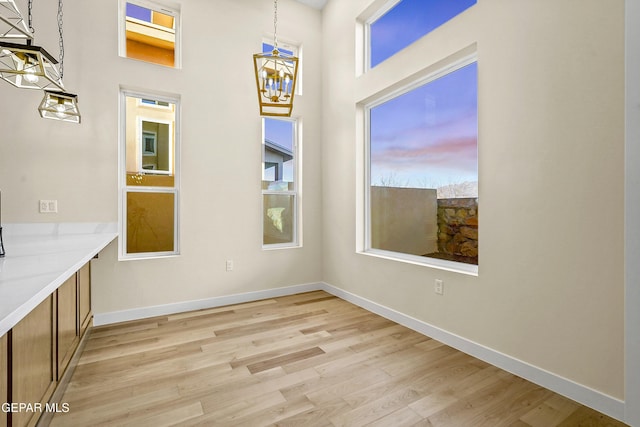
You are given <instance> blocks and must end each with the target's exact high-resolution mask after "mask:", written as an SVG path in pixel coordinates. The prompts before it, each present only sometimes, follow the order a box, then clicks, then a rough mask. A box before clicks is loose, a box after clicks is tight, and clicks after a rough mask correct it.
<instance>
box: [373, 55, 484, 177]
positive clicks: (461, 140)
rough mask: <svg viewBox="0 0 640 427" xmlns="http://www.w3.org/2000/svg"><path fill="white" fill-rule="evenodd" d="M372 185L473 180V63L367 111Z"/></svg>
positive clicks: (475, 123) (475, 156)
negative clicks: (390, 182) (369, 125)
mask: <svg viewBox="0 0 640 427" xmlns="http://www.w3.org/2000/svg"><path fill="white" fill-rule="evenodd" d="M370 114H371V116H370V119H371V120H370V123H371V128H370V131H371V148H370V153H371V183H372V184H374V185H376V184H380V183H382V182H384V181H389V180H391V181H392V183H394V184H397V185H398V186H408V187H425V186H426V187H429V188H434V187H436V186H441V185H445V184H449V183H454V184H455V183H462V182H465V181H471V182H473V181H477V175H478V149H477V129H478V119H477V64H476V63H472V64H470V65H467V66H465V67H463V68H461V69H459V70H457V71H454V72H453V73H450V74H447V75H445V76H443V77H440V78H439V79H437V80H434V81H432V82H429V83H427V84H425V85H423V86H420V87H419V88H417V89H414V90H412V91H411V92H408V93H406V94H404V95H401V96H398V97H396V98H393V99H392V100H390V101H387V102H385V103H384V104H381V105H379V106H377V107H375V108H372V109H371V113H370Z"/></svg>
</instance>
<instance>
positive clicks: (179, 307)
mask: <svg viewBox="0 0 640 427" xmlns="http://www.w3.org/2000/svg"><path fill="white" fill-rule="evenodd" d="M317 290H323V291H326V292H328V293H330V294H332V295H335V296H337V297H339V298H342V299H343V300H345V301H348V302H350V303H352V304H355V305H357V306H360V307H362V308H364V309H366V310H368V311H370V312H372V313H376V314H378V315H380V316H382V317H385V318H387V319H389V320H393V321H394V322H397V323H399V324H401V325H403V326H406V327H407V328H409V329H412V330H414V331H416V332H419V333H421V334H423V335H426V336H428V337H430V338H433V339H436V340H438V341H440V342H442V343H444V344H447V345H448V346H451V347H453V348H455V349H457V350H460V351H462V352H464V353H467V354H470V355H471V356H474V357H477V358H478V359H480V360H482V361H484V362H487V363H490V364H492V365H494V366H497V367H498V368H501V369H504V370H505V371H507V372H510V373H512V374H514V375H517V376H519V377H522V378H524V379H526V380H528V381H531V382H533V383H535V384H538V385H540V386H542V387H545V388H547V389H549V390H551V391H554V392H556V393H558V394H561V395H563V396H566V397H568V398H570V399H573V400H575V401H576V402H578V403H581V404H583V405H585V406H588V407H590V408H593V409H595V410H597V411H600V412H602V413H604V414H606V415H609V416H610V417H613V418H616V419H618V420H624V413H625V404H624V401H621V400H619V399H616V398H614V397H611V396H608V395H606V394H603V393H601V392H598V391H596V390H593V389H591V388H589V387H586V386H584V385H581V384H578V383H576V382H574V381H571V380H568V379H566V378H563V377H560V376H558V375H556V374H553V373H551V372H548V371H545V370H544V369H541V368H538V367H536V366H533V365H530V364H528V363H526V362H523V361H521V360H518V359H515V358H513V357H511V356H508V355H506V354H503V353H500V352H498V351H496V350H492V349H490V348H488V347H485V346H483V345H481V344H478V343H475V342H473V341H469V340H468V339H466V338H463V337H460V336H458V335H455V334H452V333H451V332H447V331H445V330H443V329H440V328H438V327H435V326H433V325H430V324H428V323H426V322H423V321H421V320H418V319H415V318H413V317H411V316H407V315H406V314H403V313H401V312H399V311H396V310H393V309H391V308H389V307H385V306H384V305H381V304H378V303H376V302H373V301H371V300H368V299H366V298H362V297H360V296H358V295H355V294H352V293H350V292H347V291H345V290H342V289H340V288H337V287H335V286H332V285H329V284H328V283H323V282H318V283H307V284H303V285H295V286H288V287H283V288H275V289H267V290H264V291H255V292H247V293H243V294H235V295H228V296H222V297H215V298H207V299H202V300H195V301H184V302H179V303H172V304H165V305H158V306H151V307H142V308H137V309H132V310H122V311H116V312H110V313H97V314H94V320H93V322H94V325H95V326H100V325H108V324H112V323H118V322H124V321H129V320H138V319H145V318H149V317H154V316H164V315H168V314H176V313H183V312H187V311H193V310H202V309H206V308H213V307H221V306H225V305H232V304H240V303H244V302H251V301H258V300H262V299H268V298H275V297H280V296H285V295H294V294H299V293H303V292H310V291H317Z"/></svg>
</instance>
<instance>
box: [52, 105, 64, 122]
mask: <svg viewBox="0 0 640 427" xmlns="http://www.w3.org/2000/svg"><path fill="white" fill-rule="evenodd" d="M54 109H55V110H56V113H55V114H56V116H58V117H59V118H61V119H62V118H64V116H65V115H66V114H65V110H66V108H65V106H64V104H57V105H56V106H55V107H54Z"/></svg>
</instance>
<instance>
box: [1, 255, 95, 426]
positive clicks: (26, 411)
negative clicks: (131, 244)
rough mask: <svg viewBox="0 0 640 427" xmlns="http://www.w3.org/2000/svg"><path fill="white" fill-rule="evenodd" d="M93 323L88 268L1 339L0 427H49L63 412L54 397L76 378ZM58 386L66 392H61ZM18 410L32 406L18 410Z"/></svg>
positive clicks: (74, 276) (56, 397)
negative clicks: (74, 363)
mask: <svg viewBox="0 0 640 427" xmlns="http://www.w3.org/2000/svg"><path fill="white" fill-rule="evenodd" d="M91 323H92V316H91V283H90V267H89V263H87V264H86V265H85V266H84V267H82V268H81V269H80V270H79V271H78V272H77V273H76V274H74V275H73V276H71V277H70V278H69V280H67V281H66V282H64V283H63V284H62V285H61V286H60V287H58V289H56V290H55V291H54V292H53V293H52V294H51V295H49V297H47V299H45V300H44V301H43V302H42V303H40V304H39V305H38V306H37V307H36V308H34V309H33V310H32V311H31V313H29V314H28V315H27V316H26V317H24V318H23V319H22V320H21V321H20V322H19V323H18V324H16V325H15V326H14V327H13V328H12V329H11V331H9V332H8V333H7V334H5V335H4V336H2V337H0V405H3V406H2V407H3V408H4V409H3V410H2V411H0V427H32V426H35V425H36V424H37V423H38V420H39V419H40V418H41V417H42V418H43V420H44V421H45V425H46V419H47V416H49V417H50V416H51V414H50V413H48V412H47V411H49V410H50V409H51V408H53V409H55V408H58V406H57V405H55V404H53V405H48V404H49V401H50V399H52V396H53V394H54V391H55V392H56V394H55V396H54V397H53V399H52V400H56V399H59V398H60V396H61V390H62V388H63V387H65V386H66V384H67V383H68V380H69V377H70V375H71V371H69V366H70V362H71V360H72V359H73V357H74V355H75V354H76V351H77V350H78V346H79V344H80V340H81V339H82V337H83V335H84V334H85V332H86V331H87V329H88V328H89V326H90V325H91ZM67 371H69V372H68V373H67ZM65 373H67V375H65ZM63 376H64V378H63ZM58 385H60V388H61V390H57V391H56V387H58ZM12 403H13V405H11V404H12ZM52 403H56V402H52ZM17 404H18V405H19V404H23V405H24V404H26V405H29V406H28V407H26V408H24V407H23V408H22V409H20V410H17V409H16V408H18V406H17ZM8 405H9V406H8ZM9 409H10V410H9Z"/></svg>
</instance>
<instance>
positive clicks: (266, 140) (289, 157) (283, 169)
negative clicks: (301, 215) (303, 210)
mask: <svg viewBox="0 0 640 427" xmlns="http://www.w3.org/2000/svg"><path fill="white" fill-rule="evenodd" d="M262 124H263V138H262V217H263V220H262V223H263V237H262V244H263V246H264V247H269V248H278V247H291V246H298V245H299V239H298V203H299V200H298V129H297V128H298V126H297V122H296V121H295V120H286V119H272V118H263V119H262Z"/></svg>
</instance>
